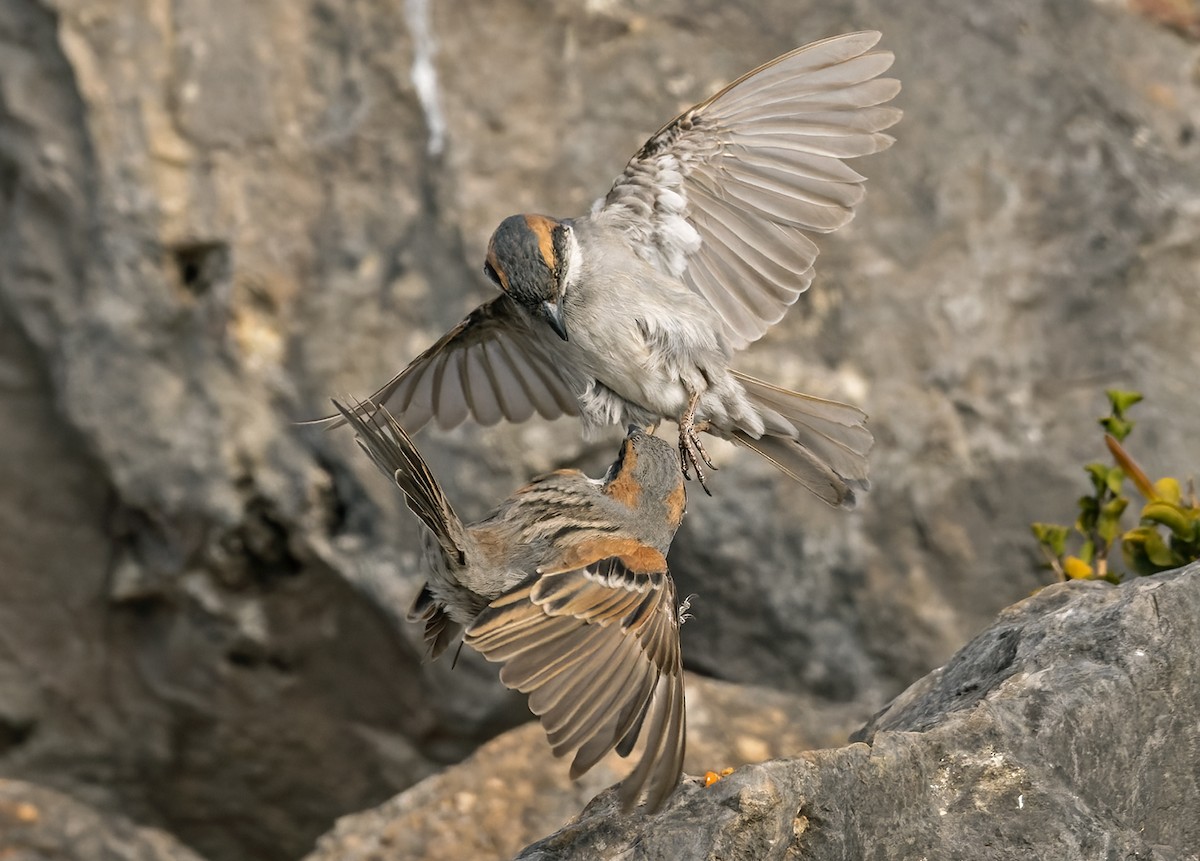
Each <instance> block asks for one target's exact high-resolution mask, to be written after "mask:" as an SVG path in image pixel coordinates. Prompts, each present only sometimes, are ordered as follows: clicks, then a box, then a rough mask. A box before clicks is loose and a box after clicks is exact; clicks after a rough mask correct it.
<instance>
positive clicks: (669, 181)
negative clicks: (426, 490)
mask: <svg viewBox="0 0 1200 861" xmlns="http://www.w3.org/2000/svg"><path fill="white" fill-rule="evenodd" d="M879 38H880V35H879V34H878V33H874V32H864V33H850V34H847V35H842V36H835V37H833V38H830V39H825V40H823V41H820V42H814V43H813V44H811V45H806V46H804V47H802V48H797V49H796V50H794V51H792V52H791V53H788V54H785V55H783V56H782V57H779V58H777V59H775V60H772V61H771V62H769V63H767V64H766V65H764V66H761V67H760V68H758V69H755V70H754V71H752V72H750V73H748V74H747V75H745V76H743V77H741V78H739V79H738V80H737V81H734V82H733V83H732V84H730V85H729V86H727V87H726V88H725V89H723V90H721V92H719V93H717V94H716V95H715V96H713V97H712V98H710V99H708V100H707V101H704V102H702V103H700V104H699V105H696V106H695V107H693V108H691V109H690V110H687V111H685V112H684V113H683V114H681V115H680V116H679V117H677V118H676V119H674V120H673V121H671V122H670V123H668V124H667V125H666V126H664V127H663V128H662V130H661V131H659V132H658V133H657V134H655V135H654V136H653V137H651V138H650V140H648V141H647V142H646V144H645V145H644V146H643V147H642V148H641V150H640V151H639V152H638V153H637V155H635V156H634V157H633V159H632V160H631V161H630V162H629V164H628V165H627V166H626V168H625V171H624V173H622V174H621V175H620V176H619V177H618V178H617V180H616V182H615V183H614V184H613V186H612V188H611V189H610V190H609V192H608V194H607V195H606V196H604V197H603V198H601V199H599V200H598V201H596V203H595V204H594V205H593V206H592V209H591V211H590V212H589V213H588V214H587V215H583V216H580V217H577V218H567V219H559V218H552V217H549V216H545V215H513V216H510V217H509V218H506V219H505V220H504V221H503V222H501V224H500V226H499V227H498V228H496V231H495V233H494V234H493V235H492V238H491V242H490V243H489V244H488V250H487V262H486V264H485V265H484V271H485V273H486V274H487V276H488V278H490V279H491V280H492V282H493V283H495V285H496V286H497V287H499V288H500V290H501V295H500V296H498V297H496V298H495V299H492V300H491V301H490V302H486V303H485V304H483V305H481V306H480V307H478V308H476V309H475V310H474V311H473V312H471V314H470V315H469V316H468V317H467V318H466V319H465V320H463V321H462V322H461V323H459V324H458V325H457V326H455V327H454V328H453V329H452V330H451V331H450V332H448V333H447V334H446V335H445V336H444V337H442V338H441V339H440V340H439V341H438V342H437V343H436V344H434V345H433V346H432V347H431V348H429V349H428V350H426V351H425V352H424V353H422V354H421V355H420V356H418V357H417V358H416V359H415V360H414V361H413V362H412V363H411V364H410V365H409V366H408V367H407V368H405V369H404V370H403V371H401V372H400V373H399V374H398V375H397V376H396V377H395V378H393V379H392V380H391V381H390V382H389V383H388V384H387V385H386V386H384V387H383V388H381V389H380V390H379V391H378V392H376V393H375V394H374V395H372V397H371V400H372V401H373V402H374V403H377V404H384V405H386V406H387V407H388V408H389V409H390V410H391V411H392V412H393V413H394V414H395V415H396V416H397V417H398V418H399V419H400V420H401V421H403V422H404V423H405V425H406V426H407V427H408V428H409V429H410V430H413V431H415V430H416V429H418V428H419V427H420V426H421V425H423V424H425V422H427V421H428V420H429V419H430V418H435V419H437V422H438V424H439V425H441V426H442V427H443V428H450V427H454V426H456V425H458V424H459V423H461V422H462V421H464V420H465V419H466V418H467V417H468V415H470V416H472V417H473V418H475V420H477V421H479V422H481V423H483V424H485V425H486V424H492V423H495V422H497V421H499V420H500V419H502V418H503V419H508V420H510V421H522V420H524V419H527V418H529V417H530V416H532V415H533V413H534V412H537V413H539V414H540V415H542V416H545V417H546V418H553V417H556V416H559V415H578V416H579V417H580V418H581V419H582V421H583V424H584V426H585V429H588V430H591V429H594V428H597V427H601V426H604V425H610V424H618V425H628V424H635V425H639V426H647V425H651V424H656V423H657V422H659V421H660V420H661V419H663V418H668V419H672V420H676V421H678V422H679V448H680V455H681V458H682V463H683V472H684V475H685V476H687V477H688V478H690V475H688V468H689V464H690V465H691V466H693V467H695V469H696V473H697V475H698V477H699V478H700V480H701V483H703V482H704V478H705V476H704V472H703V471H702V467H701V465H700V464H701V462H703V463H705V464H707V465H708V466H709V467H710V468H715V467H713V465H712V462H711V461H710V460H709V458H708V455H707V453H706V452H705V450H704V447H703V445H702V444H701V441H700V437H699V432H700V431H708V432H710V433H715V434H717V435H719V436H722V437H725V438H728V439H732V440H733V441H735V442H736V443H739V444H741V445H744V446H746V447H747V448H750V449H752V450H753V451H755V452H757V453H758V454H760V455H761V456H763V457H765V458H766V459H767V460H769V461H770V462H771V463H772V464H773V465H774V466H776V467H778V468H779V469H780V470H782V471H783V472H784V473H785V474H787V475H789V476H791V477H792V478H794V479H795V480H797V481H799V482H801V483H802V484H803V485H804V486H805V487H807V488H808V489H809V490H811V491H812V492H813V493H815V494H817V495H818V496H819V497H821V498H822V499H823V500H825V501H826V502H828V503H831V504H834V505H844V506H847V507H849V506H851V505H852V504H853V502H854V490H855V488H863V487H866V474H867V463H866V455H867V451H868V450H869V449H870V446H871V443H872V437H871V434H870V432H869V431H868V430H867V429H866V427H865V426H864V424H863V422H864V420H865V418H866V416H865V414H864V413H863V412H862V411H861V410H859V409H858V408H856V407H852V406H848V405H846V404H841V403H837V402H835V401H828V400H823V399H821V398H816V397H812V396H810V395H804V394H800V393H798V392H792V391H788V390H787V389H783V388H779V387H777V386H774V385H772V384H770V383H766V382H763V381H761V380H757V379H754V378H752V377H749V376H747V375H746V374H743V373H739V372H738V371H735V370H733V369H731V368H730V367H729V361H730V358H731V356H732V354H733V352H734V351H735V350H740V349H742V348H744V347H746V346H747V345H748V344H750V343H751V342H752V341H754V340H756V339H758V338H759V337H761V336H762V334H763V333H764V332H766V330H767V329H768V328H769V327H770V326H771V325H772V324H774V323H777V322H778V321H779V320H780V319H781V318H782V317H783V314H784V312H785V311H786V310H787V308H788V306H790V305H791V304H792V303H794V302H795V301H796V298H797V297H798V296H799V295H800V294H801V293H802V292H804V290H806V289H807V288H808V286H809V283H810V282H811V281H812V278H813V261H814V259H815V258H816V256H817V247H816V245H814V244H813V242H812V240H811V239H809V237H808V236H807V235H806V234H807V233H826V232H829V231H831V230H834V229H836V228H838V227H840V226H841V225H843V224H845V223H846V222H847V221H849V220H850V219H851V218H852V217H853V215H854V206H855V204H857V203H858V202H859V201H860V200H861V199H862V197H863V186H862V183H863V181H864V177H862V176H861V175H860V174H858V173H856V172H855V171H853V170H851V169H850V168H849V167H847V166H846V165H845V164H844V163H843V161H842V159H846V158H852V157H855V156H861V155H867V154H869V153H875V152H879V151H880V150H883V149H885V148H887V147H888V146H890V145H891V143H892V140H893V139H892V138H891V137H890V136H888V135H886V134H883V133H882V130H883V129H886V128H888V127H889V126H891V125H892V124H894V123H895V122H897V121H898V120H899V118H900V111H899V110H898V109H896V108H892V107H886V106H883V105H884V103H885V102H887V101H888V100H890V99H891V98H892V97H893V96H895V95H896V93H897V92H899V90H900V83H899V82H898V81H896V80H893V79H889V78H880V77H878V76H879V75H880V74H881V73H883V72H884V71H885V70H886V69H887V68H888V67H889V66H891V64H892V55H891V53H889V52H884V51H879V52H872V51H871V48H872V47H873V46H874V45H875V43H876V42H877V41H878V40H879ZM707 489H708V488H707V487H705V490H706V491H707Z"/></svg>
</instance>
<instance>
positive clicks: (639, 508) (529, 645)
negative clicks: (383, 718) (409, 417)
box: [334, 401, 687, 812]
mask: <svg viewBox="0 0 1200 861" xmlns="http://www.w3.org/2000/svg"><path fill="white" fill-rule="evenodd" d="M334 405H335V406H336V407H337V409H338V411H339V412H340V413H341V414H342V415H343V416H344V417H345V418H346V421H347V422H349V424H350V425H351V426H352V427H353V428H354V431H355V434H356V436H357V440H358V443H359V445H360V446H361V447H362V449H363V450H364V451H365V452H366V453H367V454H368V455H369V456H370V457H371V459H372V460H373V461H374V462H375V464H376V465H377V466H378V467H379V469H380V470H381V471H382V472H383V473H384V474H385V475H386V476H388V477H389V478H391V479H392V480H393V481H394V482H395V483H396V485H397V486H398V487H399V488H400V490H401V491H402V492H403V493H404V497H405V501H406V502H407V504H408V507H409V509H411V510H412V512H413V513H414V514H416V516H417V517H418V518H419V519H420V520H421V522H422V523H424V524H425V526H426V528H427V531H426V532H425V533H424V538H425V541H424V559H425V565H426V567H427V569H428V571H429V580H428V582H427V583H426V584H425V585H424V587H423V588H422V589H421V591H420V593H419V594H418V596H417V598H416V600H415V601H414V603H413V606H412V609H411V611H410V612H409V618H410V620H413V621H417V622H420V623H422V624H423V625H424V628H425V634H424V636H425V643H426V648H427V651H428V654H429V655H430V656H431V657H437V656H438V655H440V654H441V653H442V652H443V651H445V649H446V648H447V647H448V646H449V645H450V644H451V643H453V642H454V641H455V640H456V639H457V637H458V635H459V634H460V633H462V632H463V631H464V629H465V635H464V638H463V642H465V643H466V645H468V646H470V647H471V648H473V649H475V650H477V651H478V652H480V653H481V654H482V655H483V656H484V657H485V658H487V659H488V660H489V661H493V662H497V663H501V664H503V667H502V668H501V670H500V680H501V681H502V682H503V683H504V684H505V685H507V686H508V687H510V688H514V689H516V690H519V691H522V692H524V693H527V694H529V706H530V708H531V709H532V711H533V712H534V713H535V714H537V715H538V716H539V717H540V718H541V722H542V726H543V727H544V729H545V730H546V734H547V736H548V737H549V739H550V744H551V747H552V749H553V751H554V753H555V755H557V756H563V755H565V754H567V753H570V752H574V754H575V756H574V759H573V761H572V763H571V770H570V774H571V777H572V779H574V778H576V777H578V776H579V775H581V774H583V773H584V772H585V771H587V770H588V769H589V768H591V767H592V766H593V765H595V764H596V763H597V762H599V761H600V759H601V758H602V757H603V756H604V755H605V754H607V753H608V752H609V751H611V750H614V749H615V750H616V751H617V752H618V753H619V754H620V755H621V756H628V755H629V754H630V752H631V751H632V750H633V747H634V744H635V743H636V742H637V740H638V739H639V738H641V739H643V741H644V745H643V752H642V755H641V758H640V759H639V761H638V763H637V765H635V766H634V769H633V771H632V772H631V773H630V774H629V776H628V777H626V778H625V780H624V781H622V783H621V788H620V791H619V792H620V797H621V801H622V804H623V806H624V808H625V809H626V810H629V809H631V808H632V807H633V806H634V805H635V804H636V802H637V799H638V797H639V795H640V794H641V793H642V791H643V790H645V792H646V795H647V798H646V801H645V804H644V809H645V810H646V811H647V812H652V811H654V810H656V809H658V808H659V807H661V806H662V804H663V802H664V801H666V799H667V797H668V796H669V795H670V794H671V791H672V790H673V789H674V788H675V786H676V784H678V782H679V778H680V775H681V773H682V769H683V753H684V731H685V726H684V694H683V664H682V659H681V657H680V652H679V626H680V624H681V621H682V618H683V610H684V609H685V608H681V607H679V606H678V604H677V600H676V593H675V585H674V582H673V581H672V580H671V575H670V573H669V572H668V570H667V561H666V554H667V550H668V548H669V547H670V545H671V539H672V538H673V537H674V535H675V530H676V529H677V528H678V527H679V524H680V522H681V521H682V519H683V512H684V507H685V504H686V498H687V497H686V493H685V490H684V483H683V477H682V475H681V473H680V469H679V461H678V458H677V455H676V453H675V449H674V447H673V446H672V445H671V444H670V443H668V442H666V441H664V440H662V439H659V438H658V437H655V436H651V435H649V434H647V433H645V432H644V431H643V430H640V429H638V428H636V427H631V428H630V429H629V432H628V434H627V435H626V437H625V440H624V442H623V443H622V446H621V451H620V454H619V455H618V457H617V460H616V461H615V462H614V463H613V464H612V466H611V467H610V468H609V469H608V472H607V473H606V474H605V476H604V478H603V479H600V480H593V479H590V478H588V477H587V476H586V475H584V474H583V473H582V472H579V471H578V470H558V471H557V472H552V473H549V474H548V475H543V476H541V477H539V478H535V479H534V480H533V481H531V482H530V483H529V484H527V485H525V486H524V487H522V488H520V489H519V490H517V491H516V492H515V493H513V494H512V496H510V497H509V498H508V499H506V500H504V501H503V502H502V503H500V505H499V506H497V507H496V509H495V510H494V511H492V513H491V514H489V515H488V516H487V517H485V518H484V519H483V520H481V521H479V522H478V523H473V524H471V525H466V524H464V523H463V522H462V521H461V520H460V519H459V518H458V516H457V515H456V514H455V513H454V509H453V508H452V507H451V505H450V502H449V500H448V499H447V498H446V495H445V493H444V492H443V491H442V488H441V486H440V485H439V484H438V482H437V479H436V478H434V476H433V474H432V473H431V472H430V470H429V467H428V466H427V465H426V463H425V461H424V460H423V459H422V457H421V454H420V452H419V451H417V448H416V446H414V445H413V442H412V440H411V438H410V437H409V436H408V435H407V434H406V433H405V432H404V429H403V428H401V427H400V425H399V424H398V423H397V422H396V420H395V418H394V417H392V415H391V414H390V413H389V412H388V411H387V410H386V408H383V409H376V408H374V407H373V405H363V404H354V405H352V406H350V407H345V406H343V405H341V404H339V403H337V402H336V401H335V402H334ZM364 406H365V407H366V409H364V408H363V407H364Z"/></svg>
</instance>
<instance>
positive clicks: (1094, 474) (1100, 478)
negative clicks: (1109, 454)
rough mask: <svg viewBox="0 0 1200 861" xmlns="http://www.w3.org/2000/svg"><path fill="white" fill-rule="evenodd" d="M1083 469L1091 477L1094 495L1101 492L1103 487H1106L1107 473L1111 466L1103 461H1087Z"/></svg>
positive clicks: (1098, 494)
mask: <svg viewBox="0 0 1200 861" xmlns="http://www.w3.org/2000/svg"><path fill="white" fill-rule="evenodd" d="M1083 469H1084V471H1085V472H1087V474H1088V475H1089V476H1090V477H1091V479H1092V487H1093V488H1094V489H1095V491H1096V496H1100V495H1101V494H1103V493H1104V489H1105V488H1106V487H1108V473H1109V471H1110V470H1112V469H1113V467H1110V466H1108V465H1107V464H1103V463H1089V464H1088V465H1087V466H1085V467H1084V468H1083Z"/></svg>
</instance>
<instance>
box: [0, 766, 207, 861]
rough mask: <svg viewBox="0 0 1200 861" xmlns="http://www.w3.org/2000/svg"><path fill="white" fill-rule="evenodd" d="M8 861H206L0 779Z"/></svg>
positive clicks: (0, 844) (128, 825) (165, 838)
mask: <svg viewBox="0 0 1200 861" xmlns="http://www.w3.org/2000/svg"><path fill="white" fill-rule="evenodd" d="M0 858H4V859H6V861H42V859H47V861H49V859H53V861H100V859H103V861H204V859H202V858H201V857H200V856H199V855H197V854H196V853H195V852H192V850H190V849H188V848H187V847H186V846H184V845H183V844H182V843H180V842H179V841H178V840H176V839H175V838H174V837H172V836H171V835H169V834H166V833H164V832H162V831H158V830H156V829H153V828H139V827H138V826H136V825H134V824H133V823H132V822H130V821H129V820H128V819H125V818H124V817H121V816H112V815H106V814H104V813H102V812H100V811H98V810H94V809H92V808H90V807H88V806H86V805H84V804H80V803H79V802H78V801H75V800H74V799H72V798H69V797H67V796H65V795H63V794H62V793H59V792H54V791H53V790H50V789H46V788H45V787H43V786H36V785H34V784H31V783H22V782H20V781H16V780H3V779H0Z"/></svg>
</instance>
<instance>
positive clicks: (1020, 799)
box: [1017, 795, 1025, 810]
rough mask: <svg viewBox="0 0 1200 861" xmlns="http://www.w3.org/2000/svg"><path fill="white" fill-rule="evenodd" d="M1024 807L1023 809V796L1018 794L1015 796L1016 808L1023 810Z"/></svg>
mask: <svg viewBox="0 0 1200 861" xmlns="http://www.w3.org/2000/svg"><path fill="white" fill-rule="evenodd" d="M1024 809H1025V796H1024V795H1018V796H1017V810H1024Z"/></svg>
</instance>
